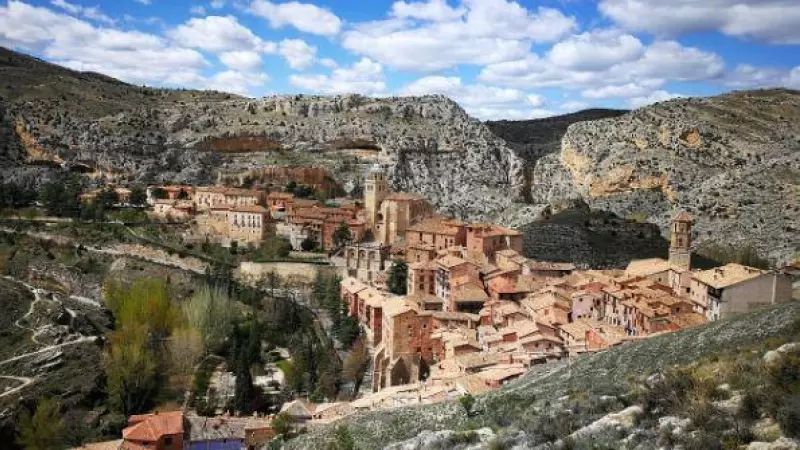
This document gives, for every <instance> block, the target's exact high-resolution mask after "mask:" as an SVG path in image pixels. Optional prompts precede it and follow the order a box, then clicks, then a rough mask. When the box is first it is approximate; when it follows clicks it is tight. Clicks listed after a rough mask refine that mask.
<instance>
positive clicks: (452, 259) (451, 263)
mask: <svg viewBox="0 0 800 450" xmlns="http://www.w3.org/2000/svg"><path fill="white" fill-rule="evenodd" d="M436 264H438V265H439V266H441V267H444V268H445V269H451V268H453V267H456V266H460V265H462V264H467V261H466V260H463V259H461V258H459V257H458V256H453V255H447V256H443V257H441V258H439V259H437V260H436Z"/></svg>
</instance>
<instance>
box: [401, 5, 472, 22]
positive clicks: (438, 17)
mask: <svg viewBox="0 0 800 450" xmlns="http://www.w3.org/2000/svg"><path fill="white" fill-rule="evenodd" d="M464 12H466V10H465V9H464V8H463V7H459V8H452V7H450V5H448V4H447V2H446V1H445V0H429V1H427V2H411V3H406V2H404V1H399V2H394V4H392V11H391V15H392V16H394V17H398V18H400V19H421V20H431V21H434V22H441V21H445V20H455V19H458V18H460V17H461V16H463V15H464Z"/></svg>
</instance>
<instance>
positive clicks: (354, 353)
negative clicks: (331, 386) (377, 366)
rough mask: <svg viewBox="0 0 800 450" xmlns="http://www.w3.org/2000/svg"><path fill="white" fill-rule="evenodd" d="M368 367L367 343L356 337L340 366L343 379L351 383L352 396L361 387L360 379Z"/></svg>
mask: <svg viewBox="0 0 800 450" xmlns="http://www.w3.org/2000/svg"><path fill="white" fill-rule="evenodd" d="M368 367H369V352H368V351H367V344H366V342H365V341H364V339H358V340H356V342H355V344H354V345H353V349H352V350H350V353H349V354H348V355H347V358H346V359H345V360H344V367H343V368H342V376H343V377H344V379H345V380H346V381H349V382H351V383H353V386H354V387H353V397H355V396H356V394H358V391H359V389H361V381H362V380H363V379H364V375H366V373H367V368H368Z"/></svg>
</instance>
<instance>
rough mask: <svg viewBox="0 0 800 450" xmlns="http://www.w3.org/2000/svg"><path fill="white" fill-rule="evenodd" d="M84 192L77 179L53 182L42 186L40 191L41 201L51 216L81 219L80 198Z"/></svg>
mask: <svg viewBox="0 0 800 450" xmlns="http://www.w3.org/2000/svg"><path fill="white" fill-rule="evenodd" d="M82 190H83V187H82V186H81V183H80V181H79V180H78V179H77V178H75V177H72V178H68V179H66V180H63V179H62V180H59V181H51V182H49V183H45V184H43V185H42V187H41V189H40V191H39V200H40V201H41V202H42V203H43V204H44V207H45V209H46V210H47V213H48V214H50V215H53V216H58V217H80V213H81V204H80V200H79V196H80V194H81V191H82Z"/></svg>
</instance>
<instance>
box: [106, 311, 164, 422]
mask: <svg viewBox="0 0 800 450" xmlns="http://www.w3.org/2000/svg"><path fill="white" fill-rule="evenodd" d="M103 363H104V367H105V372H106V384H107V386H108V396H109V400H110V402H111V404H112V406H114V407H115V408H116V409H117V410H118V411H119V412H121V413H122V414H124V415H126V416H127V415H130V414H136V413H140V412H143V411H145V410H147V409H148V408H149V407H150V406H151V404H152V401H153V399H154V398H155V395H156V392H157V388H158V375H159V374H158V370H159V367H158V362H157V360H156V355H155V354H154V353H153V351H152V345H151V342H150V340H149V339H148V334H147V327H146V326H138V327H128V328H125V329H122V330H119V331H115V332H113V333H111V335H110V336H109V345H108V347H107V349H106V353H105V355H104V357H103Z"/></svg>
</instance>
